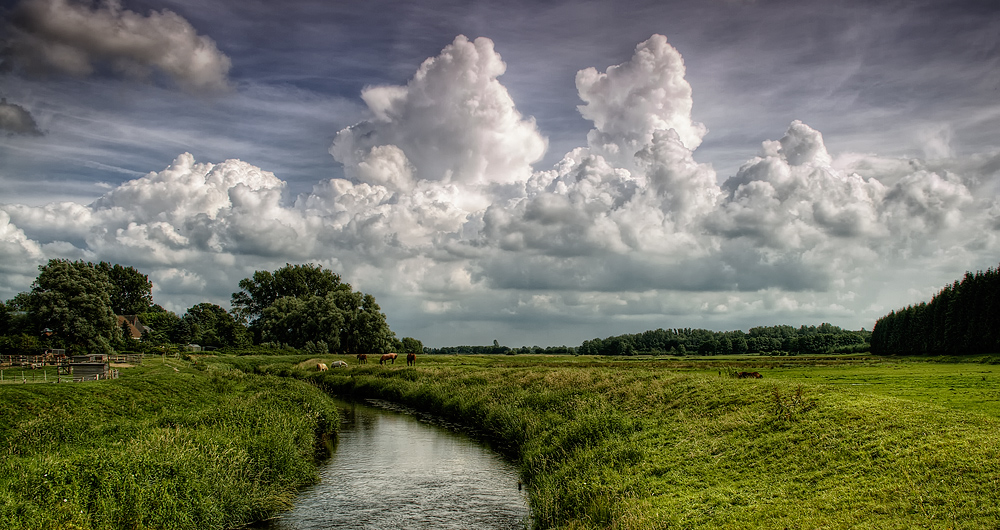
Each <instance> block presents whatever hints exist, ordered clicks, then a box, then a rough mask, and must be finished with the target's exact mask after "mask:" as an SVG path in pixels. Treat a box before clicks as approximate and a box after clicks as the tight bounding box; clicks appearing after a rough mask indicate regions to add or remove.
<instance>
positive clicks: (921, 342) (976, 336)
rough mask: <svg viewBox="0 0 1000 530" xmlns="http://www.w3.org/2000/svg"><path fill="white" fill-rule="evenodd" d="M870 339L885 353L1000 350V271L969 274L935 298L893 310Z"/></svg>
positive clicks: (992, 270) (956, 352) (877, 326)
mask: <svg viewBox="0 0 1000 530" xmlns="http://www.w3.org/2000/svg"><path fill="white" fill-rule="evenodd" d="M871 342H872V352H873V353H877V354H880V355H900V354H932V353H940V354H950V355H963V354H979V353H996V352H1000V269H992V268H991V269H987V270H986V271H985V272H983V271H977V272H976V273H975V274H973V273H971V272H966V273H965V277H963V278H962V280H961V281H958V280H956V281H955V282H954V283H952V284H951V285H949V286H946V287H945V288H944V289H941V291H940V292H939V293H937V294H936V295H935V296H934V297H933V298H932V299H931V301H930V302H921V303H920V304H918V305H911V306H907V307H906V308H904V309H900V310H897V311H892V312H890V313H889V314H888V315H885V316H884V317H882V318H880V319H878V321H877V322H876V323H875V327H874V329H872V339H871Z"/></svg>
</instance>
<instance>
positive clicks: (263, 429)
mask: <svg viewBox="0 0 1000 530" xmlns="http://www.w3.org/2000/svg"><path fill="white" fill-rule="evenodd" d="M158 362H159V361H157V363H158ZM172 364H173V366H170V365H161V364H156V365H154V366H149V365H146V366H144V367H143V368H136V369H129V370H123V371H122V377H121V379H119V380H116V381H102V382H94V383H62V384H50V385H9V386H4V387H0V399H2V401H3V402H4V408H5V411H4V414H2V415H0V451H2V452H3V454H4V456H3V458H2V459H0V527H3V528H5V529H22V528H23V529H46V528H53V529H55V528H79V529H117V528H162V529H194V528H199V529H203V528H218V529H222V528H233V527H237V526H241V525H243V524H246V523H249V522H253V521H257V520H260V519H263V518H266V517H269V516H271V515H273V514H274V513H276V512H278V511H280V510H283V509H286V508H287V507H289V506H290V504H291V501H292V500H293V498H294V495H295V492H296V490H297V489H299V488H301V487H302V486H304V485H307V484H310V483H312V482H314V481H315V480H316V478H317V474H316V465H315V464H316V456H317V450H318V449H320V448H319V446H318V444H317V440H318V439H319V438H320V437H322V436H324V435H327V434H330V433H332V432H333V431H334V430H335V428H336V426H337V425H338V416H337V411H336V408H335V406H334V405H333V404H332V402H331V401H330V400H329V399H328V397H327V396H326V395H324V394H323V393H322V392H321V391H319V390H318V389H316V388H315V387H313V386H311V385H309V384H308V383H305V382H302V381H296V380H294V379H290V378H279V377H274V376H265V375H253V374H246V373H244V372H241V371H237V370H225V371H220V370H210V369H208V370H206V369H204V367H201V368H202V369H198V368H196V367H195V366H192V365H191V364H189V363H183V362H180V361H174V362H173V363H172ZM174 368H176V369H177V371H175V370H174Z"/></svg>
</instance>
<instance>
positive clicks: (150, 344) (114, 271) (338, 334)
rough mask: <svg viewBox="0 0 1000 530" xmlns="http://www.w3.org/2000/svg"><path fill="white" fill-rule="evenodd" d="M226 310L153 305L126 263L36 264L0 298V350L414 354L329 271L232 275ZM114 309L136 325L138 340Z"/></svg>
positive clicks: (147, 286)
mask: <svg viewBox="0 0 1000 530" xmlns="http://www.w3.org/2000/svg"><path fill="white" fill-rule="evenodd" d="M239 287H240V289H241V290H240V291H239V292H236V293H233V295H232V307H233V309H232V311H227V310H225V309H224V308H222V307H220V306H218V305H216V304H212V303H208V302H204V303H199V304H196V305H194V306H192V307H191V308H189V309H188V310H187V311H186V312H185V313H184V314H183V315H182V316H178V315H177V314H175V313H173V312H170V311H167V310H165V309H164V308H163V307H161V306H159V305H156V304H154V303H153V297H152V282H150V281H149V278H148V277H147V276H146V275H144V274H142V273H140V272H139V271H138V270H136V269H135V268H133V267H123V266H121V265H117V264H110V263H105V262H100V263H96V264H95V263H90V262H84V261H69V260H50V261H49V262H48V263H47V264H45V265H41V266H39V275H38V277H37V278H36V279H35V282H34V283H33V284H32V287H31V291H29V292H26V293H20V294H18V295H17V296H15V297H14V298H13V299H11V300H8V301H7V302H4V303H0V353H3V354H13V353H30V352H34V351H38V350H41V349H44V348H65V349H67V350H71V351H72V352H74V353H82V352H87V353H110V352H111V351H112V350H142V349H151V348H156V347H162V346H164V345H169V344H174V345H186V344H192V343H194V344H198V345H200V346H207V347H214V348H225V347H231V348H248V347H251V346H252V345H261V344H263V345H271V346H273V345H283V346H290V347H293V348H306V347H307V346H308V347H309V349H310V350H311V351H316V352H322V353H325V352H327V351H329V352H339V353H351V354H353V353H357V352H366V353H384V352H387V351H420V350H422V348H423V346H422V344H420V341H418V340H416V339H413V338H409V337H408V338H405V339H403V340H399V339H397V338H396V336H395V334H394V333H393V332H392V331H391V330H390V329H389V326H388V324H387V322H386V317H385V314H383V313H382V312H381V309H380V308H379V305H378V303H377V302H376V301H375V298H374V297H373V296H371V295H369V294H365V293H362V292H359V291H353V290H352V289H351V285H350V284H348V283H344V282H343V281H342V280H341V278H340V276H339V275H337V274H335V273H333V272H332V271H329V270H325V269H323V268H322V267H319V266H315V265H290V264H289V265H286V266H285V267H282V268H280V269H278V270H276V271H273V272H271V271H257V272H255V273H254V274H253V276H252V277H250V278H245V279H243V280H241V281H240V282H239ZM118 315H122V316H125V315H135V316H137V317H138V318H139V320H140V321H141V323H142V324H143V329H142V337H141V339H140V340H139V341H138V342H136V341H134V340H133V339H132V337H131V334H130V333H129V328H128V325H127V324H125V323H123V324H122V325H121V327H120V326H119V319H118V317H117V316H118Z"/></svg>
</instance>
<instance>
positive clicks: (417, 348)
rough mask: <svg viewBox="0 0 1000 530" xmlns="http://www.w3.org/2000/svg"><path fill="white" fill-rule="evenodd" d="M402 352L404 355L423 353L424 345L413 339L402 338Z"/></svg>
mask: <svg viewBox="0 0 1000 530" xmlns="http://www.w3.org/2000/svg"><path fill="white" fill-rule="evenodd" d="M402 350H403V352H405V353H423V352H424V344H423V343H422V342H420V341H419V340H417V339H415V338H413V337H403V348H402Z"/></svg>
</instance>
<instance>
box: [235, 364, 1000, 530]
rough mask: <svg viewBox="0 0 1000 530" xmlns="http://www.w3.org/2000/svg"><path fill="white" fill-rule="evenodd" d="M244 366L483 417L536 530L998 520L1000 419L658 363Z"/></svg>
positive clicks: (454, 415) (478, 420) (981, 524)
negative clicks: (318, 369) (510, 465)
mask: <svg viewBox="0 0 1000 530" xmlns="http://www.w3.org/2000/svg"><path fill="white" fill-rule="evenodd" d="M242 362H245V363H249V364H247V365H246V366H244V368H248V369H251V370H253V371H258V372H265V373H266V372H271V371H281V372H283V373H284V374H286V375H295V376H298V377H304V378H309V379H312V380H315V381H316V382H317V383H319V384H321V385H323V386H324V387H325V388H327V389H328V390H329V391H330V392H333V393H336V394H340V395H348V396H357V397H379V398H383V399H390V400H394V401H397V402H400V403H403V404H406V405H408V406H410V407H414V408H417V409H421V410H425V411H428V412H432V413H434V414H438V415H441V416H444V417H447V418H450V419H453V420H458V421H461V422H464V423H466V424H469V425H473V426H475V427H478V428H479V429H481V430H482V431H483V432H485V433H487V434H488V435H489V436H490V437H491V438H493V439H494V440H495V441H497V442H498V444H499V447H501V448H502V449H504V450H506V451H508V452H509V453H510V454H511V455H513V456H514V457H515V458H517V459H518V461H519V463H520V467H521V472H522V475H523V478H524V480H525V481H526V483H527V485H528V487H529V494H530V501H531V506H532V511H533V515H534V522H535V525H536V527H538V528H614V529H648V528H918V527H919V528H996V527H997V521H1000V508H998V506H1000V438H998V437H997V432H998V427H1000V421H998V420H997V419H996V418H995V417H992V416H987V415H982V414H976V413H970V412H962V411H956V410H950V409H947V408H943V407H939V406H936V405H933V404H928V403H921V402H915V401H909V400H904V399H898V398H893V397H889V396H881V395H874V394H868V393H863V392H861V391H859V390H855V389H852V388H843V387H841V388H836V387H832V386H828V385H815V384H809V383H803V382H800V381H795V382H792V381H788V382H785V381H776V380H773V379H769V378H767V379H763V380H745V379H734V378H729V377H724V376H722V377H720V376H718V375H717V374H716V373H714V371H713V373H710V374H706V373H694V372H687V373H681V372H676V371H672V370H670V369H669V367H667V366H665V365H663V364H656V363H639V362H634V363H620V362H619V363H614V362H604V361H589V360H579V361H576V362H570V361H566V360H563V359H555V360H546V359H545V358H532V359H530V360H525V359H524V358H522V357H493V358H483V357H443V358H429V357H426V356H425V357H423V358H421V359H420V361H418V365H417V367H416V368H402V367H395V368H387V367H380V366H377V365H376V366H368V367H351V368H350V369H347V370H341V371H332V372H326V373H323V374H318V373H315V372H314V371H313V372H311V371H308V370H307V369H306V368H307V367H306V366H295V365H293V364H286V365H284V366H280V363H275V362H274V360H273V359H272V360H270V361H268V362H269V363H270V364H269V365H267V366H265V365H264V364H263V361H261V362H260V363H257V364H254V363H255V361H253V360H250V359H244V360H242Z"/></svg>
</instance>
